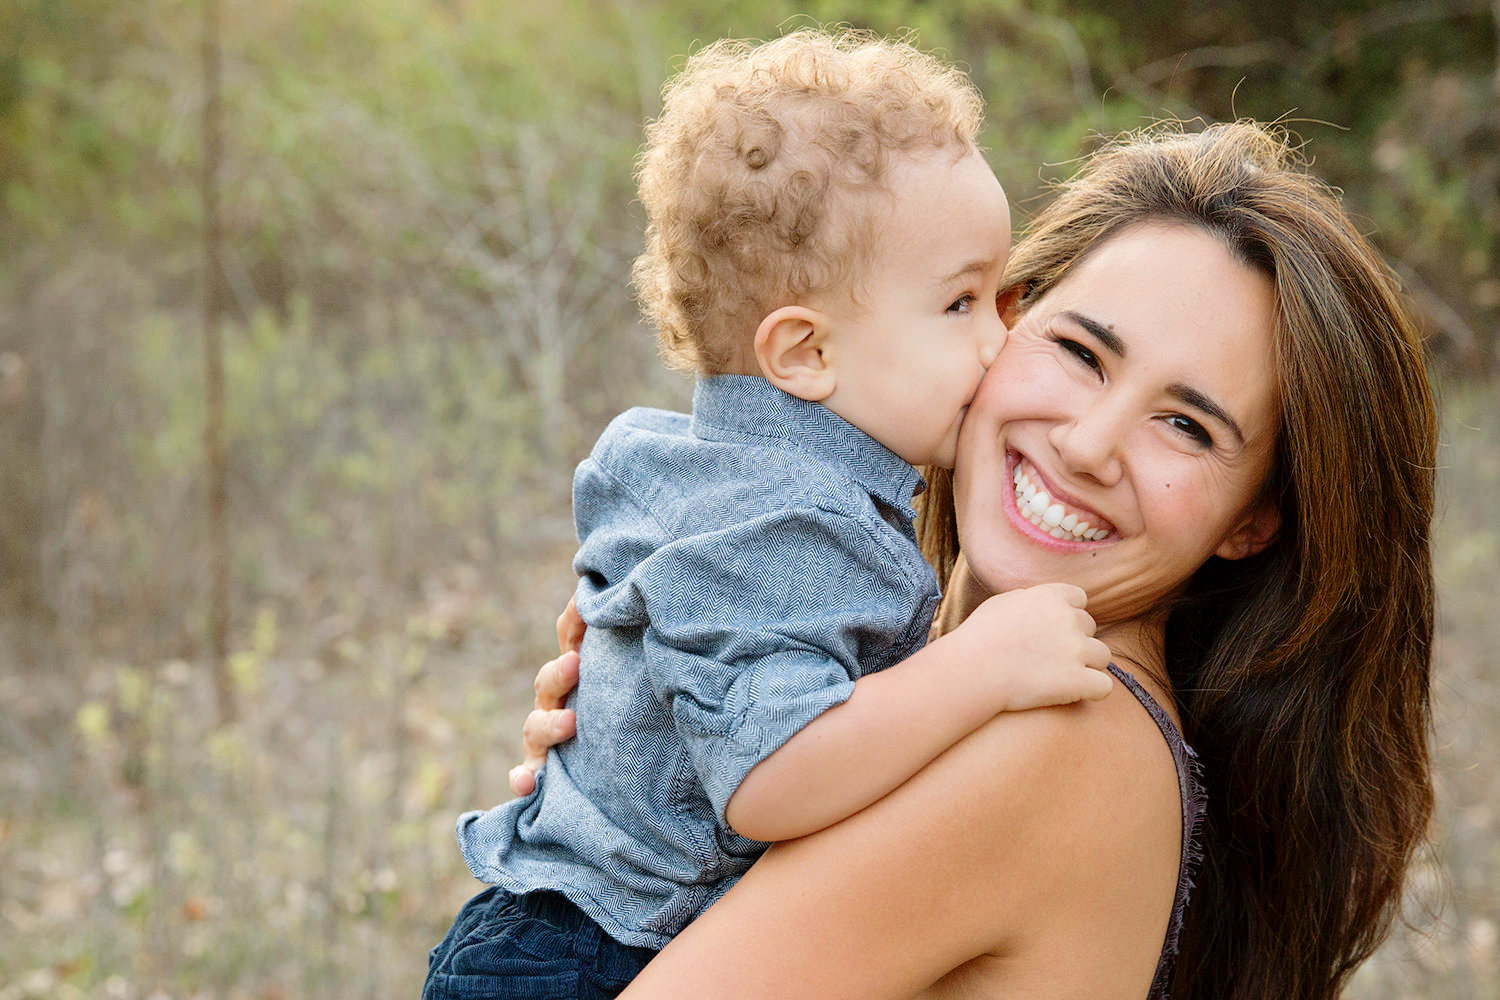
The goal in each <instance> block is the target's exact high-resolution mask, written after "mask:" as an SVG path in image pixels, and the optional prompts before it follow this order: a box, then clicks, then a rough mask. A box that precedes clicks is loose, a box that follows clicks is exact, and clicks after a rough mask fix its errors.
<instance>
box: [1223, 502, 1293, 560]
mask: <svg viewBox="0 0 1500 1000" xmlns="http://www.w3.org/2000/svg"><path fill="white" fill-rule="evenodd" d="M1280 530H1281V512H1280V511H1279V510H1277V509H1276V505H1275V504H1273V503H1268V502H1264V501H1263V502H1261V503H1258V504H1256V505H1255V508H1254V509H1253V510H1251V511H1250V513H1249V514H1247V515H1245V519H1244V520H1243V521H1241V522H1240V523H1239V525H1238V527H1236V528H1235V529H1234V530H1233V531H1231V532H1230V533H1229V534H1228V536H1226V537H1225V539H1224V541H1222V542H1220V543H1219V547H1218V549H1216V550H1215V551H1214V555H1216V556H1218V557H1219V558H1220V559H1244V558H1246V557H1248V556H1253V555H1255V554H1256V553H1257V552H1260V551H1261V550H1262V549H1264V548H1265V547H1266V546H1267V545H1270V544H1271V543H1272V542H1274V541H1276V533H1277V532H1278V531H1280Z"/></svg>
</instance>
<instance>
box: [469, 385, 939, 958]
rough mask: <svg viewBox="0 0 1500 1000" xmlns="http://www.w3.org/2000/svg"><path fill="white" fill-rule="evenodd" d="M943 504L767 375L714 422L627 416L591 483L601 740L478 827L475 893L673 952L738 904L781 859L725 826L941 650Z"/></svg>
mask: <svg viewBox="0 0 1500 1000" xmlns="http://www.w3.org/2000/svg"><path fill="white" fill-rule="evenodd" d="M922 485H923V484H922V480H921V477H920V476H919V475H918V474H917V471H916V470H915V469H914V468H912V467H911V466H910V465H909V464H907V463H906V462H905V461H903V460H902V459H901V458H899V457H898V456H896V455H895V454H893V453H892V452H891V451H890V450H889V449H887V448H885V447H884V446H883V445H881V444H880V443H879V442H877V441H876V440H874V439H873V438H871V437H870V436H869V435H867V434H865V433H864V432H863V431H861V430H859V429H858V428H856V427H854V426H853V425H852V424H850V423H848V422H847V421H845V420H843V419H842V418H841V417H839V416H837V415H836V414H834V413H833V412H832V411H831V410H829V409H827V408H826V407H824V406H822V405H820V404H817V403H809V402H807V401H805V400H801V399H798V398H796V397H795V396H791V395H788V394H787V393H784V392H782V391H781V390H779V389H777V388H775V387H774V386H772V385H771V384H770V383H769V382H767V381H766V380H765V379H762V378H758V377H753V376H745V375H721V376H715V377H712V378H701V379H699V381H698V383H697V385H696V387H695V390H694V393H693V414H692V416H691V418H689V417H688V416H687V415H685V414H681V413H669V412H665V411H662V410H649V409H634V410H630V411H629V412H627V413H625V414H623V415H621V416H619V417H617V418H616V419H615V420H614V421H613V422H612V423H611V424H610V425H609V428H608V429H607V430H606V431H605V432H604V434H603V436H602V437H601V438H600V439H599V442H598V443H597V444H596V445H595V446H594V450H593V453H592V454H591V455H590V457H589V458H588V459H587V460H586V461H584V462H583V463H582V464H581V465H580V466H579V467H578V471H577V474H576V475H575V477H574V481H573V512H574V518H575V520H576V521H577V526H578V538H579V542H580V546H581V547H580V550H579V552H578V556H577V558H576V559H575V561H574V569H575V570H577V572H578V574H579V576H580V577H581V579H580V580H579V583H578V593H577V597H578V610H579V613H580V614H581V615H582V616H583V619H584V621H585V622H587V623H588V626H589V627H588V633H587V635H586V637H585V639H584V644H583V649H582V651H581V656H582V661H583V670H582V680H581V681H580V683H579V686H578V690H577V692H576V693H575V694H574V695H573V699H572V706H573V708H574V709H575V710H576V711H577V713H578V734H579V735H578V738H577V739H575V740H572V741H570V742H568V743H564V744H563V745H562V746H559V747H554V748H553V749H552V750H551V752H549V753H548V755H547V763H546V766H545V767H543V769H542V771H541V772H540V773H539V774H538V776H537V790H536V792H534V793H533V794H532V795H530V796H528V797H526V798H523V799H516V800H513V801H511V802H508V803H506V804H504V805H500V806H497V807H495V808H494V809H491V810H489V811H488V812H470V813H465V814H464V815H463V816H461V817H460V818H459V821H458V831H457V832H458V841H459V845H460V847H461V848H462V850H463V854H464V859H465V860H466V861H467V862H468V865H469V868H470V870H472V871H473V873H474V875H475V876H476V877H478V878H479V879H481V880H483V881H485V882H491V883H495V884H498V885H500V886H502V887H504V888H505V889H508V890H509V891H511V892H517V893H521V892H531V891H535V890H538V889H552V890H556V891H559V892H562V893H563V894H564V895H566V896H567V897H568V898H569V899H570V900H572V901H573V903H574V904H575V905H577V906H578V907H579V908H580V909H582V910H583V911H584V912H585V913H587V914H588V915H589V916H590V917H592V918H593V919H594V920H595V921H596V922H598V924H599V925H600V926H601V927H603V928H604V929H605V930H606V931H607V932H608V933H609V934H610V935H611V936H612V937H614V938H615V939H616V940H618V941H621V942H623V943H625V944H630V945H637V946H643V947H650V948H661V947H663V946H664V945H665V944H666V943H667V941H668V940H670V939H671V937H672V936H673V935H675V934H676V933H677V932H678V931H680V930H682V928H683V927H685V926H687V924H688V922H689V921H691V920H692V919H693V918H694V917H696V916H697V915H698V914H699V913H702V912H703V911H704V910H705V909H707V908H708V906H709V905H710V904H712V903H713V902H714V901H715V900H717V899H718V898H719V897H720V896H722V895H723V894H724V893H725V892H727V891H728V889H729V887H730V886H731V885H732V884H733V883H734V882H735V880H736V879H738V878H739V876H740V875H742V874H744V872H745V871H746V870H747V869H748V868H749V867H750V864H751V863H752V862H753V861H754V860H755V859H756V858H757V857H759V856H760V854H761V852H762V851H763V850H764V849H765V847H766V845H765V844H763V843H759V842H757V841H752V840H748V839H746V838H744V837H741V836H739V835H738V834H736V833H734V831H732V830H731V829H729V826H728V824H727V823H726V822H725V820H724V808H725V806H726V805H727V804H728V802H729V798H730V796H731V795H733V794H734V790H735V788H737V787H738V786H739V783H740V782H741V781H742V780H743V779H744V777H745V775H746V774H748V773H749V772H750V770H751V768H753V767H754V766H755V765H756V764H758V763H759V762H760V761H761V760H763V759H765V758H766V757H768V756H769V755H770V754H771V753H772V752H774V751H775V750H776V749H777V748H778V747H780V746H781V745H782V744H783V743H785V742H786V741H787V740H788V739H790V738H791V737H792V735H793V734H795V733H796V732H797V731H798V730H799V729H801V728H802V727H803V726H805V725H807V724H808V723H809V722H810V721H812V720H813V719H814V718H816V717H817V716H818V715H819V714H820V713H822V712H824V711H827V710H828V709H829V708H832V707H833V706H835V705H839V704H841V703H843V702H844V701H845V700H846V699H847V698H848V697H849V695H850V693H851V692H852V691H853V688H854V680H855V678H857V677H859V676H861V675H862V674H866V673H870V672H872V671H876V670H881V669H884V668H885V667H888V666H890V665H891V664H893V663H896V662H897V661H899V660H901V659H903V658H905V657H906V656H908V655H909V654H911V653H912V652H913V651H915V650H916V649H918V648H919V647H920V646H921V645H922V643H923V642H924V641H925V639H926V636H927V629H928V625H929V623H930V622H931V620H932V616H933V613H934V611H935V610H936V608H937V600H938V585H937V579H936V575H935V574H934V572H933V570H932V568H931V567H930V566H929V565H928V564H927V563H926V561H925V560H923V558H922V555H921V553H920V551H919V550H918V548H917V544H916V538H915V535H914V534H913V530H912V518H913V516H914V511H913V510H912V497H913V495H914V494H915V493H916V491H917V490H918V489H920V488H921V487H922Z"/></svg>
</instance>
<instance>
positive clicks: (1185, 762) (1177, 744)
mask: <svg viewBox="0 0 1500 1000" xmlns="http://www.w3.org/2000/svg"><path fill="white" fill-rule="evenodd" d="M1109 672H1110V673H1111V674H1114V676H1115V677H1116V678H1118V679H1119V681H1120V683H1121V684H1124V685H1125V687H1126V689H1127V690H1129V691H1130V693H1131V694H1133V695H1135V699H1136V701H1139V702H1140V703H1141V705H1142V706H1144V707H1145V709H1146V711H1147V712H1149V713H1151V718H1153V719H1155V720H1156V727H1157V728H1158V729H1160V730H1161V735H1162V738H1163V739H1165V740H1166V741H1167V746H1168V747H1169V748H1171V750H1172V760H1173V762H1174V763H1175V764H1176V765H1177V790H1178V792H1179V793H1180V795H1181V798H1182V860H1181V862H1180V863H1179V865H1178V868H1177V895H1176V897H1175V898H1174V899H1173V900H1172V917H1171V919H1170V920H1168V921H1167V937H1166V940H1165V941H1164V942H1163V943H1162V949H1161V958H1159V959H1157V962H1156V975H1155V976H1154V977H1153V978H1152V980H1151V992H1150V993H1149V994H1148V995H1147V1000H1166V996H1167V983H1168V982H1169V981H1170V980H1171V978H1172V962H1173V960H1174V959H1176V957H1177V938H1178V935H1179V934H1180V933H1181V932H1182V918H1183V914H1184V913H1185V912H1186V910H1187V904H1188V894H1189V893H1191V892H1192V889H1193V873H1194V872H1195V871H1196V870H1197V867H1198V861H1199V859H1200V858H1201V857H1202V845H1201V843H1200V841H1199V834H1200V832H1201V826H1202V823H1203V812H1204V810H1205V809H1206V808H1207V807H1208V802H1207V800H1206V799H1205V798H1204V794H1203V782H1202V780H1201V777H1200V772H1199V766H1198V755H1197V754H1195V753H1193V748H1192V747H1190V746H1188V745H1187V743H1186V742H1185V741H1184V740H1183V738H1182V734H1181V733H1179V732H1178V731H1177V727H1176V726H1175V725H1174V724H1173V723H1172V719H1171V717H1170V716H1168V715H1167V713H1166V710H1165V709H1163V708H1162V707H1161V705H1159V704H1157V702H1156V699H1155V698H1153V697H1151V695H1149V694H1147V693H1146V689H1145V688H1143V687H1141V685H1140V683H1139V682H1138V681H1137V680H1136V679H1135V678H1134V677H1132V676H1131V675H1130V674H1127V673H1126V672H1125V671H1123V670H1121V669H1120V668H1119V667H1117V666H1115V665H1114V664H1113V663H1111V664H1110V665H1109Z"/></svg>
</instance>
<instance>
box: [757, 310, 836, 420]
mask: <svg viewBox="0 0 1500 1000" xmlns="http://www.w3.org/2000/svg"><path fill="white" fill-rule="evenodd" d="M828 339H829V318H828V316H827V315H826V314H825V313H822V312H819V311H818V310H816V309H809V308H807V307H806V306H782V307H781V308H780V309H777V310H775V311H774V312H772V313H770V314H769V315H767V316H766V318H765V319H763V320H761V321H760V327H759V328H757V329H756V331H755V360H756V361H757V362H758V363H759V364H760V372H761V374H762V375H764V376H765V377H766V381H768V382H770V383H771V384H772V385H774V386H775V387H776V388H778V389H780V390H782V391H783V392H788V393H790V394H792V395H793V396H796V397H797V398H799V399H805V400H807V401H808V402H810V403H821V402H822V401H823V400H825V399H827V398H828V397H829V396H831V395H833V390H834V386H835V384H836V383H837V379H836V378H835V377H834V371H833V364H832V361H831V359H830V358H829V355H828Z"/></svg>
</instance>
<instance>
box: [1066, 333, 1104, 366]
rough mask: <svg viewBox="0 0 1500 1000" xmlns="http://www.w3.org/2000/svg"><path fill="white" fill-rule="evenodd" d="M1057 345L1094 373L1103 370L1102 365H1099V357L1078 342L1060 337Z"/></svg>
mask: <svg viewBox="0 0 1500 1000" xmlns="http://www.w3.org/2000/svg"><path fill="white" fill-rule="evenodd" d="M1057 343H1058V345H1059V346H1061V347H1062V349H1063V350H1065V351H1067V352H1068V353H1069V354H1071V355H1073V356H1074V357H1075V358H1077V359H1078V360H1079V361H1081V362H1083V363H1084V364H1085V365H1088V366H1089V367H1090V368H1092V369H1093V370H1094V371H1098V370H1099V369H1100V368H1101V365H1100V364H1099V355H1097V354H1095V353H1094V352H1093V351H1091V350H1089V349H1088V348H1087V347H1084V346H1083V345H1082V344H1080V343H1079V342H1078V341H1076V340H1069V339H1068V338H1067V337H1059V338H1057Z"/></svg>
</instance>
